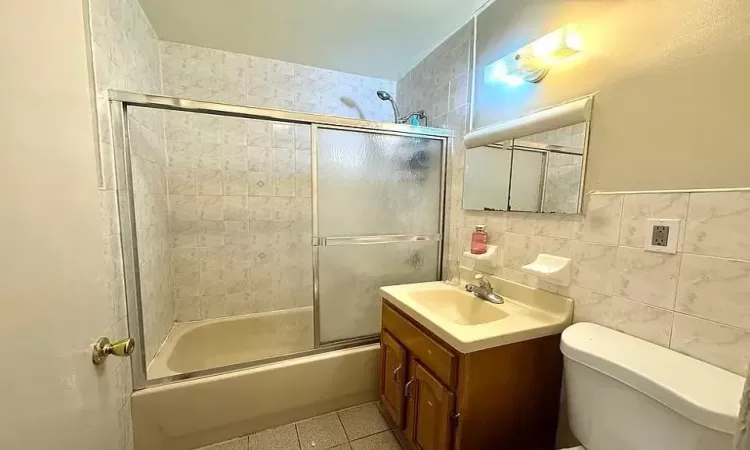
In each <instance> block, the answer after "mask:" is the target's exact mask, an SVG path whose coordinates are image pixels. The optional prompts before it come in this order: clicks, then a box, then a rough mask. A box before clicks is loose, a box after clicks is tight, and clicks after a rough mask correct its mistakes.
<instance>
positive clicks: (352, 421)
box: [339, 403, 388, 441]
mask: <svg viewBox="0 0 750 450" xmlns="http://www.w3.org/2000/svg"><path fill="white" fill-rule="evenodd" d="M339 417H340V418H341V423H342V424H344V430H345V431H346V435H347V436H348V437H349V440H351V441H353V440H355V439H360V438H363V437H365V436H370V435H371V434H375V433H380V432H381V431H386V430H387V429H388V423H387V422H386V421H385V419H384V418H383V416H382V415H381V414H380V411H379V410H378V408H377V406H375V403H366V404H364V405H359V406H355V407H354V408H349V409H344V410H342V411H339Z"/></svg>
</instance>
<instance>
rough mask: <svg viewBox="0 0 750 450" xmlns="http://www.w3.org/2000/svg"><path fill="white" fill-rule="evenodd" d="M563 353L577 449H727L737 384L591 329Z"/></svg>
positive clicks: (580, 329) (573, 331)
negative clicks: (577, 444)
mask: <svg viewBox="0 0 750 450" xmlns="http://www.w3.org/2000/svg"><path fill="white" fill-rule="evenodd" d="M561 350H562V353H563V355H564V383H565V390H566V393H567V395H566V396H567V412H568V419H569V422H570V429H571V431H572V432H573V435H574V436H575V437H576V438H577V440H578V441H579V442H580V443H581V445H582V447H576V450H731V448H732V436H733V433H734V431H735V428H736V421H737V416H738V414H739V402H740V397H741V394H742V387H743V384H744V379H743V378H742V377H740V376H738V375H735V374H733V373H730V372H727V371H725V370H723V369H719V368H717V367H714V366H711V365H709V364H707V363H704V362H701V361H698V360H696V359H693V358H690V357H688V356H685V355H683V354H681V353H677V352H675V351H672V350H669V349H667V348H664V347H660V346H658V345H655V344H652V343H650V342H646V341H643V340H641V339H638V338H635V337H633V336H629V335H626V334H623V333H620V332H618V331H614V330H611V329H609V328H605V327H602V326H599V325H595V324H592V323H578V324H575V325H573V326H571V327H569V328H567V329H566V330H565V331H564V332H563V334H562V343H561Z"/></svg>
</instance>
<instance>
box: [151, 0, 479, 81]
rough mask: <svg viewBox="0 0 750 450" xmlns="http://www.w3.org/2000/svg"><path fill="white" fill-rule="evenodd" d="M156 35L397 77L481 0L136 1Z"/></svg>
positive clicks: (268, 56) (454, 26)
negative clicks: (138, 2) (140, 5)
mask: <svg viewBox="0 0 750 450" xmlns="http://www.w3.org/2000/svg"><path fill="white" fill-rule="evenodd" d="M140 1H141V4H142V5H143V8H144V10H145V11H146V14H147V15H148V17H149V19H150V20H151V23H152V25H153V26H154V29H155V30H156V33H157V34H158V35H159V38H161V39H163V40H167V41H175V42H181V43H185V44H191V45H198V46H203V47H211V48H216V49H220V50H226V51H232V52H238V53H246V54H250V55H257V56H262V57H265V58H272V59H279V60H283V61H290V62H294V63H298V64H305V65H310V66H316V67H322V68H326V69H332V70H339V71H342V72H349V73H355V74H359V75H365V76H371V77H377V78H386V79H390V80H397V79H398V78H399V77H400V76H401V75H403V74H404V73H406V72H407V71H408V70H409V69H411V68H412V67H413V66H414V65H415V64H416V63H418V62H419V61H420V60H421V59H422V58H423V57H424V56H426V55H427V54H428V53H429V51H430V50H432V49H433V48H434V47H435V46H437V45H438V44H439V43H440V42H441V41H442V40H443V39H444V38H446V37H447V36H448V35H449V34H450V33H451V32H453V31H454V30H456V29H457V28H458V27H460V26H461V25H463V24H464V23H466V21H467V20H468V19H469V18H470V17H471V16H472V14H473V13H474V11H475V10H476V9H477V8H479V7H480V6H481V5H482V4H484V3H485V2H486V1H487V0H407V1H403V0H140Z"/></svg>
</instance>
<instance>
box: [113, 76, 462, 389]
mask: <svg viewBox="0 0 750 450" xmlns="http://www.w3.org/2000/svg"><path fill="white" fill-rule="evenodd" d="M129 107H143V108H151V109H162V110H170V111H183V112H191V113H200V114H211V115H218V116H226V117H239V118H246V119H256V120H267V121H274V122H282V123H290V124H301V125H310V126H311V133H312V138H313V139H312V148H311V151H312V153H313V155H312V173H313V174H315V173H316V164H317V161H316V159H317V158H316V157H315V156H316V155H315V152H316V145H315V144H316V136H317V129H318V127H320V128H329V129H330V128H333V129H342V130H349V131H360V132H370V133H377V134H389V135H397V136H411V137H422V138H432V139H435V140H440V141H442V161H441V175H440V176H441V180H440V187H441V188H440V189H441V192H440V203H439V204H440V212H439V222H440V223H439V230H440V233H441V234H414V235H384V236H359V237H350V236H342V237H329V238H325V239H318V233H317V231H318V230H317V220H316V219H317V195H316V194H317V180H316V177H315V176H313V177H312V203H313V233H312V235H313V237H314V239H313V252H314V255H313V305H314V307H316V308H317V306H318V305H317V302H318V283H317V275H318V265H317V249H318V248H319V247H320V246H321V244H322V245H324V246H325V245H328V246H332V245H352V244H355V245H367V244H376V243H384V242H408V241H425V240H430V241H442V234H443V233H445V231H444V229H443V227H444V226H445V193H446V185H445V183H446V167H447V152H448V150H449V149H448V139H449V138H452V137H453V131H451V130H446V129H441V128H429V127H417V126H412V125H405V124H396V123H385V122H371V121H367V120H358V119H349V118H345V117H334V116H325V115H320V114H310V113H300V112H294V111H285V110H276V109H265V108H254V107H248V106H240V105H230V104H225V103H216V102H205V101H199V100H191V99H184V98H179V97H170V96H164V95H151V94H139V93H132V92H125V91H115V90H110V91H109V111H110V122H111V130H112V144H113V149H114V159H115V174H116V175H115V177H116V185H117V189H118V191H119V192H118V211H119V218H120V226H121V235H120V239H121V244H122V259H123V269H124V278H125V297H126V305H127V320H128V327H129V329H130V335H131V336H132V337H133V338H135V339H136V348H135V351H134V353H133V355H132V364H131V370H132V376H133V388H134V390H140V389H144V388H147V387H152V386H161V385H165V384H170V383H173V382H177V381H182V380H191V379H195V378H201V377H206V376H212V375H218V374H222V373H226V372H230V371H236V370H242V369H248V368H252V367H257V366H262V365H265V364H270V363H275V362H280V361H286V360H289V359H294V358H299V357H303V356H311V355H316V354H320V353H325V352H329V351H334V350H341V349H347V348H351V347H357V346H362V345H367V344H373V343H376V342H378V341H379V337H378V336H377V335H375V336H364V337H358V338H353V339H347V340H342V341H337V342H332V343H327V344H324V345H321V344H320V341H319V329H318V327H319V320H318V314H317V312H315V313H314V321H315V323H314V334H315V347H314V348H312V349H310V350H305V351H300V352H296V353H290V354H287V355H282V356H278V357H271V358H266V359H261V360H255V361H249V362H245V363H239V364H233V365H230V366H224V367H217V368H211V369H204V370H199V371H194V372H189V373H183V374H178V375H173V376H168V377H162V378H157V379H151V380H149V379H148V378H147V375H146V366H147V361H146V358H145V342H144V333H143V327H142V324H143V307H142V303H141V292H140V274H139V269H138V268H139V261H138V251H137V249H138V240H137V236H136V231H135V227H134V226H133V223H132V220H133V218H134V217H135V198H134V194H133V177H132V170H131V169H132V168H131V165H130V156H131V155H130V138H129V135H128V114H127V112H128V108H129ZM443 252H444V249H443V246H442V245H438V273H437V276H438V278H439V277H440V276H441V274H442V262H443Z"/></svg>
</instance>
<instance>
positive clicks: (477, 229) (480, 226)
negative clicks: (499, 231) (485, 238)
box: [474, 225, 485, 231]
mask: <svg viewBox="0 0 750 450" xmlns="http://www.w3.org/2000/svg"><path fill="white" fill-rule="evenodd" d="M484 228H485V226H484V225H475V226H474V229H475V230H476V231H484Z"/></svg>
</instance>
